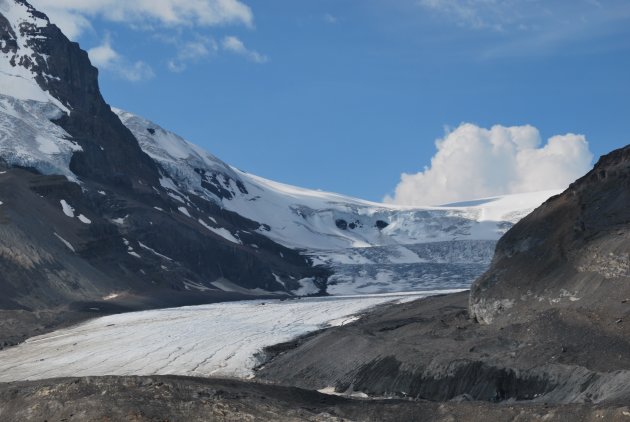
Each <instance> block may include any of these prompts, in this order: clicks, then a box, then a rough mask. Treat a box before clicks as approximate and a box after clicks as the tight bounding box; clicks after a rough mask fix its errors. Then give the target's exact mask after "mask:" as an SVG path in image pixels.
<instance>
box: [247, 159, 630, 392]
mask: <svg viewBox="0 0 630 422" xmlns="http://www.w3.org/2000/svg"><path fill="white" fill-rule="evenodd" d="M629 179H630V147H626V148H623V149H620V150H617V151H614V152H612V153H610V154H609V155H607V156H604V157H602V158H601V160H600V161H599V162H598V164H597V165H596V166H595V168H594V169H593V171H591V172H590V173H589V174H587V175H586V176H585V177H583V178H581V179H580V180H578V181H576V182H575V183H574V184H573V185H571V187H570V188H569V189H568V190H567V191H565V192H564V193H562V194H561V195H559V196H557V197H554V198H552V199H550V200H549V201H547V202H546V203H545V204H544V205H542V206H541V207H540V208H538V209H537V210H536V211H534V212H533V213H532V214H530V215H529V216H528V217H526V218H525V219H523V220H522V221H521V222H519V223H518V224H516V225H515V226H514V227H513V228H512V229H511V230H510V231H508V233H507V234H506V235H505V236H504V237H503V238H502V239H501V240H500V242H499V245H498V247H497V252H496V255H495V257H494V260H493V264H492V266H491V268H490V269H489V270H488V271H487V272H486V273H485V274H484V275H483V276H482V277H481V278H479V279H478V280H477V281H476V282H475V283H474V285H473V289H472V291H471V293H470V294H466V293H460V294H456V295H448V296H443V297H436V298H429V299H425V300H422V301H418V302H414V303H410V304H405V305H401V306H394V307H388V308H385V309H382V310H380V311H377V312H374V313H370V314H369V315H367V316H366V317H364V318H363V319H361V320H360V321H358V322H355V323H353V324H349V325H347V326H344V327H339V328H334V329H330V330H327V331H324V332H322V333H319V334H318V335H315V336H311V337H308V338H304V339H302V340H301V341H298V342H293V343H292V344H290V345H286V347H276V348H275V349H273V350H269V351H268V352H269V355H270V357H271V359H270V361H269V362H268V363H267V364H266V365H265V366H264V367H262V368H261V369H260V371H259V373H258V377H259V378H260V379H263V380H265V381H273V382H279V383H283V384H287V385H292V386H299V387H302V388H311V389H321V388H334V389H335V390H336V391H337V392H362V393H365V394H368V395H371V396H377V397H378V396H393V397H414V398H423V399H430V400H439V401H444V400H451V399H455V398H457V397H467V398H469V399H474V400H485V401H493V402H503V401H512V400H523V401H525V400H526V401H531V402H544V403H623V402H627V401H628V400H630V388H629V387H628V386H630V355H628V353H627V351H628V350H629V349H630V326H629V325H628V323H627V321H628V320H630V304H629V301H628V299H627V298H628V296H629V295H630V291H628V289H629V287H628V286H629V284H628V281H630V280H628V274H627V263H628V252H627V251H628V237H627V233H628V225H629V224H630V219H629V218H628V217H629V216H630V214H629V213H628V210H629V209H630V195H629V194H628V193H629V192H630V189H629V188H630V186H629V185H628V180H629ZM348 350H352V353H347V351H348Z"/></svg>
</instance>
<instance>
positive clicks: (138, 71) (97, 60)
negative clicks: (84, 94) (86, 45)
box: [88, 36, 155, 82]
mask: <svg viewBox="0 0 630 422" xmlns="http://www.w3.org/2000/svg"><path fill="white" fill-rule="evenodd" d="M88 55H89V56H90V61H91V62H92V64H93V65H94V66H96V67H98V68H99V69H106V70H109V71H112V72H114V73H116V74H117V75H119V76H120V77H122V78H124V79H127V80H129V81H133V82H135V81H141V80H146V79H151V78H153V77H154V76H155V74H154V72H153V69H152V68H151V66H149V65H148V64H146V63H144V62H143V61H136V62H134V63H129V62H128V61H127V60H126V59H125V58H124V57H123V56H121V55H120V54H119V53H118V52H117V51H116V50H114V48H113V47H112V44H111V39H110V37H109V36H106V37H105V39H104V40H103V43H102V44H101V45H99V46H98V47H94V48H92V49H90V50H88Z"/></svg>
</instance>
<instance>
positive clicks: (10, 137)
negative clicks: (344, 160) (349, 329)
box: [0, 0, 556, 300]
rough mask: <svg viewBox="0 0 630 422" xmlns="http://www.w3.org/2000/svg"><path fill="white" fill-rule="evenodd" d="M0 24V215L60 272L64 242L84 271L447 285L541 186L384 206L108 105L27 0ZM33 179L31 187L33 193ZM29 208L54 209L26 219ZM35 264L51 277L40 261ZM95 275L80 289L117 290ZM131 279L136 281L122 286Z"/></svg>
mask: <svg viewBox="0 0 630 422" xmlns="http://www.w3.org/2000/svg"><path fill="white" fill-rule="evenodd" d="M0 30H1V34H0V52H1V54H0V159H1V160H2V161H3V162H5V163H6V166H7V167H8V168H9V169H10V170H9V174H8V175H7V176H11V177H12V178H15V180H17V179H19V180H20V181H24V180H28V183H26V184H25V185H24V186H25V189H27V190H28V189H30V190H29V191H28V192H26V191H25V192H24V195H25V198H26V197H27V196H28V201H32V204H30V206H29V207H28V208H27V209H26V212H23V211H22V210H24V209H25V208H24V204H26V203H27V200H26V199H22V201H23V202H22V203H18V202H16V201H17V199H15V198H14V199H13V200H12V199H11V198H2V197H1V196H0V202H3V203H4V205H3V207H4V210H5V213H6V214H7V215H8V218H9V220H10V221H14V222H15V221H18V217H17V216H18V214H19V218H21V219H22V220H23V221H22V225H21V226H19V230H20V234H19V236H18V235H14V237H15V238H16V239H17V238H19V239H29V240H30V241H31V242H32V247H33V248H40V246H39V244H40V243H41V242H50V244H51V245H54V251H53V250H51V252H50V254H51V256H55V257H56V258H55V259H53V261H54V262H56V263H57V264H58V265H60V266H61V267H63V268H64V271H70V270H68V269H67V268H65V267H64V265H63V264H60V263H62V262H66V261H67V259H66V257H65V255H67V254H72V255H78V256H79V257H81V259H84V260H87V261H88V267H89V268H90V271H92V270H94V271H96V272H97V273H98V274H99V277H101V276H103V277H104V278H106V279H110V278H112V277H113V278H115V279H116V280H120V279H121V278H122V279H127V280H143V282H146V283H151V284H149V286H151V287H153V286H155V285H157V286H160V288H163V289H167V290H168V289H175V290H182V291H186V292H192V293H195V294H206V293H207V292H211V293H212V292H218V291H224V292H232V293H261V292H280V291H281V292H292V293H294V294H311V293H317V292H320V291H323V290H326V289H327V290H328V292H330V293H353V292H374V291H393V290H398V291H400V290H411V289H413V290H418V289H420V290H426V289H434V288H438V287H439V288H457V287H462V286H467V285H469V284H470V282H472V280H473V279H474V278H475V277H476V276H478V275H479V274H480V273H481V272H482V271H484V270H485V268H486V267H487V266H488V265H489V262H490V259H491V257H492V252H493V249H494V245H495V243H496V241H497V240H498V238H499V237H500V236H501V235H502V234H503V233H504V232H505V231H506V230H507V229H508V228H509V227H511V226H512V225H513V224H514V223H515V222H517V221H518V220H519V219H520V218H521V217H523V216H524V215H526V214H527V213H529V212H530V211H531V210H532V209H534V208H535V207H537V206H538V205H540V203H542V202H543V201H544V200H545V199H547V198H548V197H549V196H551V195H552V194H554V193H556V192H539V193H532V194H525V195H515V196H509V197H501V198H488V199H484V200H480V201H472V202H468V203H461V204H451V205H448V206H432V207H399V206H392V205H386V204H378V203H373V202H368V201H363V200H359V199H355V198H349V197H346V196H343V195H338V194H334V193H328V192H321V191H313V190H308V189H302V188H298V187H294V186H289V185H285V184H282V183H277V182H273V181H270V180H267V179H264V178H261V177H257V176H254V175H251V174H248V173H246V172H243V171H241V170H238V169H235V168H233V167H231V166H230V165H228V164H226V163H225V162H223V161H222V160H220V159H218V158H217V157H215V156H213V155H212V154H210V153H208V152H205V151H203V150H202V149H201V148H199V147H197V146H195V145H193V144H191V143H190V142H187V141H186V140H184V139H182V138H181V137H179V136H177V135H176V134H174V133H172V132H169V131H167V130H165V129H163V128H161V127H160V126H158V125H157V124H155V123H153V122H150V121H148V120H146V119H143V118H141V117H139V116H136V115H134V114H131V113H128V112H125V111H122V110H117V109H115V110H114V112H112V110H111V108H110V107H109V106H108V105H107V104H106V103H105V102H104V100H103V98H102V97H101V94H100V91H99V88H98V81H97V70H96V69H95V68H94V67H93V66H91V64H90V62H89V59H88V57H87V54H86V53H85V52H84V51H82V50H80V48H79V47H78V45H77V44H73V43H70V42H69V41H68V40H67V38H66V37H65V36H64V35H63V34H62V33H61V31H60V30H59V29H58V28H57V27H56V26H54V25H52V24H51V23H50V22H49V20H48V18H47V17H46V16H45V15H43V14H41V13H40V12H38V11H36V10H35V9H33V8H32V7H31V6H30V5H29V4H28V3H27V2H26V1H24V0H0ZM11 169H13V170H11ZM19 169H28V170H30V173H29V172H24V170H19ZM18 170H19V171H18ZM33 171H35V172H36V173H38V174H40V176H37V175H35V174H33ZM53 175H61V176H65V178H63V179H59V178H57V179H47V178H46V177H52V176H53ZM5 178H6V176H5ZM40 179H41V180H40ZM7 180H9V179H7ZM51 180H52V181H51ZM1 183H2V180H1V179H0V184H1ZM34 184H36V185H38V186H39V185H45V186H46V188H38V189H37V190H36V192H35V194H36V195H34V196H33V195H31V193H33V192H32V191H33V189H32V188H29V186H32V185H34ZM16 186H17V185H16ZM1 192H2V190H1V189H0V193H1ZM40 201H41V202H42V203H41V204H40V203H39V202H40ZM60 204H61V205H60ZM62 205H63V206H62ZM0 210H2V208H0ZM75 211H76V212H75ZM29 213H31V214H32V215H30V218H31V220H33V219H34V220H41V219H48V220H50V221H57V220H58V221H59V223H58V225H57V226H55V227H52V228H51V229H44V230H39V231H38V232H37V233H31V230H32V228H31V227H30V226H29V221H31V220H29V219H28V218H27V217H29V215H28V214H29ZM12 215H13V216H15V217H12ZM11 218H13V220H11ZM15 227H18V226H17V223H16V225H15ZM5 239H8V237H6V236H5ZM33 239H35V240H33ZM6 242H7V244H6V245H4V247H5V248H6V249H7V250H10V249H11V248H12V245H11V244H10V242H9V241H6ZM51 247H53V246H51ZM61 251H63V253H62V252H61ZM24 254H25V255H26V254H27V252H24ZM5 255H6V256H9V257H12V258H11V259H8V258H6V256H5V261H6V262H5V263H4V264H2V265H4V267H5V269H7V268H9V267H11V268H13V271H18V270H16V269H15V268H14V267H15V266H16V265H17V266H18V267H20V265H22V264H21V262H22V261H21V260H16V259H15V257H14V256H13V255H9V254H5ZM16 262H17V264H16ZM114 263H115V264H114ZM57 264H56V265H57ZM40 270H41V272H42V274H40V275H41V277H42V279H43V280H46V283H50V282H51V279H50V275H49V274H50V269H49V266H47V265H42V268H41V269H38V271H40ZM7 271H8V270H7ZM73 271H74V270H73ZM75 272H76V278H77V279H80V280H84V281H85V283H87V284H89V285H90V289H93V288H94V285H93V283H92V282H88V281H86V280H87V279H88V278H89V277H88V276H86V275H85V271H84V270H77V271H75ZM6 273H7V272H6V271H5V274H6ZM38 274H39V273H38ZM73 274H74V273H73ZM92 277H93V276H92ZM56 279H57V278H55V280H56ZM0 281H1V280H0ZM7 282H8V281H7ZM13 282H15V281H13ZM55 283H56V281H55ZM55 283H53V284H55ZM82 283H83V281H82ZM103 284H104V285H107V286H108V287H107V288H104V289H100V288H98V287H97V288H94V290H95V291H96V292H98V293H90V295H92V296H93V295H94V294H98V295H100V294H101V293H103V294H102V296H103V297H110V296H111V295H112V294H115V295H118V296H116V297H119V296H120V295H119V291H125V290H126V287H125V284H124V283H122V285H120V283H113V282H112V283H109V284H108V283H103ZM114 285H115V288H114ZM143 289H149V290H151V289H150V288H148V287H138V286H137V287H135V288H133V289H131V288H130V289H128V290H130V291H134V292H136V293H137V291H138V290H140V291H142V290H143ZM112 290H115V291H114V292H113V291H112ZM84 293H85V292H84ZM136 293H134V294H136ZM82 294H83V293H82ZM85 294H87V293H85ZM70 296H73V295H72V294H71V295H70ZM92 296H90V297H92ZM79 297H82V296H81V295H78V297H76V298H74V299H78V298H79ZM74 299H73V300H74Z"/></svg>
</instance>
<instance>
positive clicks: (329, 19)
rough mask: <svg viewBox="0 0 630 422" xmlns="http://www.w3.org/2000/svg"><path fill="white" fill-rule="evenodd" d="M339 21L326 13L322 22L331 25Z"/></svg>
mask: <svg viewBox="0 0 630 422" xmlns="http://www.w3.org/2000/svg"><path fill="white" fill-rule="evenodd" d="M338 21H339V19H337V17H336V16H334V15H331V14H330V13H326V14H325V15H324V22H326V23H329V24H331V25H334V24H336V23H337V22H338Z"/></svg>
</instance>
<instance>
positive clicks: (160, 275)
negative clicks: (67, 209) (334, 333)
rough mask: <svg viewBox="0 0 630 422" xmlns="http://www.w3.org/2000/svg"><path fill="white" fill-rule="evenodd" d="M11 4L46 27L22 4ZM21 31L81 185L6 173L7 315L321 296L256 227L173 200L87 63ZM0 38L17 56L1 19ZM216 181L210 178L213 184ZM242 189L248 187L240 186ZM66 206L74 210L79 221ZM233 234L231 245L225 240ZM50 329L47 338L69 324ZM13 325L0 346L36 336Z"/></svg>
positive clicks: (41, 29)
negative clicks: (59, 112)
mask: <svg viewBox="0 0 630 422" xmlns="http://www.w3.org/2000/svg"><path fill="white" fill-rule="evenodd" d="M9 1H14V2H16V4H17V5H20V6H19V7H27V8H28V10H29V13H30V14H31V15H33V16H36V17H38V18H40V19H44V22H48V19H47V18H46V17H45V16H44V15H43V14H41V13H39V12H37V11H36V10H34V9H33V8H32V7H31V6H30V5H28V3H26V2H25V1H24V0H9ZM15 7H18V6H15ZM17 30H18V31H21V34H20V35H28V36H29V37H27V38H28V40H29V41H28V43H29V45H28V47H29V48H31V49H32V50H33V51H34V52H35V54H33V55H32V57H31V56H25V55H23V54H22V55H20V54H17V55H14V56H15V57H20V60H21V62H20V63H13V64H14V65H20V66H22V67H25V68H27V69H29V70H31V71H33V72H35V74H36V82H37V83H38V84H39V85H40V86H41V87H42V88H43V89H44V90H46V91H48V92H49V93H50V94H51V95H52V96H54V97H55V98H56V99H58V100H59V101H60V102H61V103H62V104H63V105H65V106H66V107H67V108H68V109H69V110H70V112H69V113H64V114H63V116H62V117H61V118H59V119H58V120H57V121H55V122H54V123H56V124H58V125H59V126H61V127H62V128H64V129H65V130H66V132H68V133H69V134H70V135H71V136H72V141H73V142H76V143H77V144H79V145H80V147H81V149H82V151H78V152H75V153H74V155H73V156H72V159H71V162H70V170H71V171H72V172H73V173H74V174H75V175H77V176H78V178H79V180H80V182H81V184H80V185H79V184H75V183H70V182H68V181H67V180H66V179H65V178H64V177H57V176H45V175H40V174H37V172H36V171H34V170H30V171H28V169H18V168H14V169H8V171H7V172H6V173H5V174H0V195H1V196H0V197H1V198H2V202H3V205H2V206H1V207H0V290H1V291H2V292H3V294H2V295H1V296H0V310H1V309H4V310H14V311H16V312H18V311H19V312H29V311H35V310H37V311H42V310H51V309H54V310H55V312H60V313H64V312H67V313H71V312H74V311H76V310H77V309H79V311H81V309H82V307H83V305H82V304H87V303H89V304H92V306H90V307H89V308H95V309H110V310H113V309H114V308H116V309H117V311H120V310H131V309H144V308H149V307H160V306H177V305H186V304H200V303H208V302H213V301H218V300H234V299H238V298H241V299H242V298H244V297H252V296H254V293H252V292H248V289H249V290H253V289H260V290H257V291H256V292H257V293H256V294H259V293H261V291H262V290H266V291H269V292H284V293H285V294H289V292H290V291H291V290H292V289H296V288H299V287H300V284H299V280H300V279H302V278H313V279H314V280H315V281H316V282H317V283H318V285H320V286H324V290H325V285H326V279H327V276H328V270H326V269H322V268H318V269H314V268H312V265H311V261H310V260H309V259H308V258H306V257H304V256H302V255H300V253H299V252H296V251H294V250H291V249H288V248H285V247H283V246H281V245H279V244H277V243H275V242H273V241H271V240H269V239H268V238H267V237H265V236H263V235H262V234H260V233H259V230H260V231H263V230H264V229H263V228H261V227H260V224H258V223H256V222H254V221H251V220H248V219H246V218H243V217H241V216H239V215H237V214H235V213H232V212H228V211H225V210H224V209H222V208H221V207H219V206H218V205H217V204H216V203H214V202H210V201H206V200H204V199H202V198H200V197H196V196H194V195H192V196H191V198H189V200H188V203H186V204H182V203H181V202H180V201H178V200H177V199H175V198H173V197H172V196H169V192H168V191H167V190H166V189H165V188H163V187H162V186H161V184H160V177H161V174H162V173H163V171H162V169H161V168H160V166H159V165H158V164H156V162H154V161H153V160H152V159H151V158H150V157H149V156H148V155H147V154H145V153H144V152H143V151H142V150H141V148H140V146H139V143H138V141H137V140H136V138H135V137H134V135H132V133H131V132H130V131H129V129H127V127H125V126H124V125H123V124H122V122H121V121H120V119H119V118H118V116H117V115H116V114H114V113H113V112H112V110H111V108H110V107H109V105H107V104H106V103H105V101H104V100H103V97H102V96H101V93H100V90H99V86H98V71H97V69H96V68H95V67H93V66H92V65H91V63H90V61H89V58H88V55H87V53H86V52H85V51H83V50H81V49H80V47H79V45H78V44H77V43H73V42H70V41H69V40H68V39H67V38H66V37H65V36H64V35H63V34H62V33H61V31H60V30H59V28H57V27H56V26H55V25H52V24H50V23H47V24H44V25H39V26H36V25H33V24H29V23H23V24H21V25H20V26H19V27H18V28H17ZM0 39H1V40H4V42H3V44H2V45H3V46H4V49H5V50H7V51H12V52H14V53H15V52H16V51H17V48H18V46H17V43H16V41H15V40H16V34H15V32H14V31H13V28H12V26H11V24H10V23H9V22H8V21H7V20H6V18H5V17H4V16H3V15H2V14H1V13H0ZM25 57H26V59H25ZM1 155H2V152H1V151H0V156H1ZM0 158H1V157H0ZM2 167H7V166H6V165H5V162H4V161H3V160H2V161H0V168H2ZM217 177H221V175H207V182H208V185H209V186H214V185H213V184H212V182H213V180H214V181H216V180H217V179H216V178H217ZM213 178H214V179H213ZM216 186H221V185H220V184H219V183H216ZM237 189H240V190H244V189H245V187H244V186H243V185H242V184H241V185H239V184H238V183H237ZM219 193H223V194H225V196H227V195H230V192H219ZM61 201H65V202H66V203H68V204H71V206H72V207H73V208H74V209H75V211H76V214H75V217H74V218H73V217H69V216H68V215H66V213H64V211H63V210H62V207H61ZM183 205H186V206H185V207H182V206H183ZM184 208H185V209H184ZM79 215H82V216H83V217H84V218H87V220H89V222H87V223H86V222H85V221H84V222H82V221H80V220H79V219H78V218H77V217H78V216H79ZM213 229H221V230H225V232H221V231H218V230H214V231H213ZM227 232H229V233H230V234H231V236H232V237H233V238H230V236H222V235H221V233H227ZM278 280H280V281H278ZM217 281H218V282H221V283H222V284H223V285H229V286H231V287H229V289H230V290H234V291H235V292H232V293H230V292H225V291H221V290H220V289H219V288H218V287H216V286H215V285H213V284H212V282H217ZM239 289H240V290H239ZM236 291H238V293H237V292H236ZM263 293H264V292H263ZM112 295H115V297H113V298H109V299H107V300H105V299H104V298H106V297H109V296H112ZM98 303H100V305H94V304H98ZM75 308H76V309H75ZM16 315H18V314H16ZM19 315H22V313H19ZM16 318H17V317H16ZM45 319H46V321H49V322H50V324H49V325H50V326H51V327H52V326H55V325H56V324H58V323H60V319H62V318H58V317H57V316H54V317H50V318H45ZM27 320H28V321H30V318H26V319H25V320H24V321H27ZM46 324H47V323H46V322H41V321H40V322H37V324H35V325H36V326H37V328H38V329H40V328H42V326H45V325H46ZM12 326H13V327H14V328H15V327H18V328H15V330H17V331H15V330H13V331H12V329H11V328H10V327H9V326H8V324H4V323H0V344H1V343H2V341H3V338H11V339H13V338H16V336H17V337H20V338H21V337H22V336H24V335H28V334H32V332H29V331H28V329H27V327H26V325H25V324H22V323H16V324H13V325H12ZM3 336H4V337H3Z"/></svg>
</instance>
